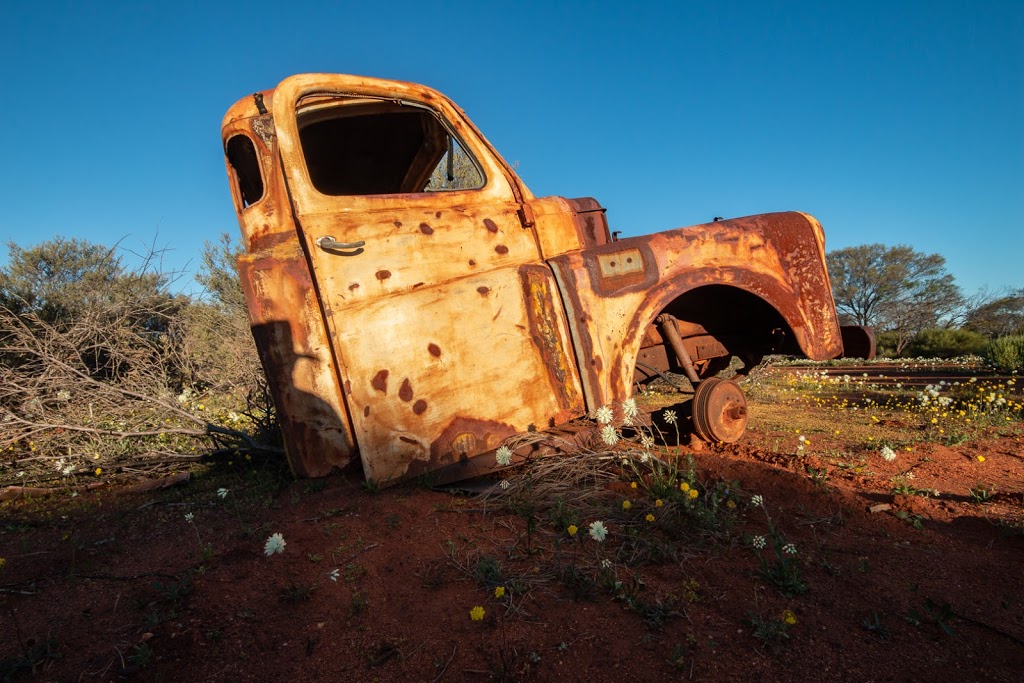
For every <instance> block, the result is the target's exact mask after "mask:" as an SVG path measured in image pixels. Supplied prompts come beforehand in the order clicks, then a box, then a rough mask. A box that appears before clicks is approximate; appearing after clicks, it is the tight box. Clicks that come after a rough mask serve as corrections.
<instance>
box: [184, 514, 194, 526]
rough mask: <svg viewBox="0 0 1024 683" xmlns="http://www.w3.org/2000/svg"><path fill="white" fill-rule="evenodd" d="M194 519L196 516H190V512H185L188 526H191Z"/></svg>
mask: <svg viewBox="0 0 1024 683" xmlns="http://www.w3.org/2000/svg"><path fill="white" fill-rule="evenodd" d="M195 518H196V516H195V515H194V514H192V513H191V512H186V513H185V521H186V522H188V523H189V524H191V523H192V520H193V519H195Z"/></svg>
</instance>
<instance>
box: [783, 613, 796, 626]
mask: <svg viewBox="0 0 1024 683" xmlns="http://www.w3.org/2000/svg"><path fill="white" fill-rule="evenodd" d="M782 623H784V624H786V625H787V626H792V625H793V624H795V623H796V615H795V614H793V612H792V611H790V610H788V609H787V610H786V611H784V612H783V613H782Z"/></svg>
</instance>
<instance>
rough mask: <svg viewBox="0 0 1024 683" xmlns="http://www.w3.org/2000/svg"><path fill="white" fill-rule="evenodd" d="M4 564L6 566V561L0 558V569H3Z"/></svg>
mask: <svg viewBox="0 0 1024 683" xmlns="http://www.w3.org/2000/svg"><path fill="white" fill-rule="evenodd" d="M5 564H7V559H6V558H3V557H0V569H3V568H4V565H5Z"/></svg>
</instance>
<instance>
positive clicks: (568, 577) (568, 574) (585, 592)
mask: <svg viewBox="0 0 1024 683" xmlns="http://www.w3.org/2000/svg"><path fill="white" fill-rule="evenodd" d="M556 576H557V577H558V580H559V581H561V582H562V584H563V585H564V586H565V587H566V588H568V589H569V595H570V596H571V597H572V599H573V600H592V599H593V598H594V596H595V594H596V593H597V582H596V581H595V580H594V578H593V577H592V576H590V575H589V574H588V573H587V572H585V571H581V570H580V569H579V567H577V566H576V565H575V564H568V565H566V566H564V567H561V568H559V569H558V571H557V572H556Z"/></svg>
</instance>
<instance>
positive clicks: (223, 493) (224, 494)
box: [217, 487, 228, 498]
mask: <svg viewBox="0 0 1024 683" xmlns="http://www.w3.org/2000/svg"><path fill="white" fill-rule="evenodd" d="M217 496H219V497H220V498H227V497H228V490H227V489H226V488H223V487H221V488H219V489H217Z"/></svg>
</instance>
